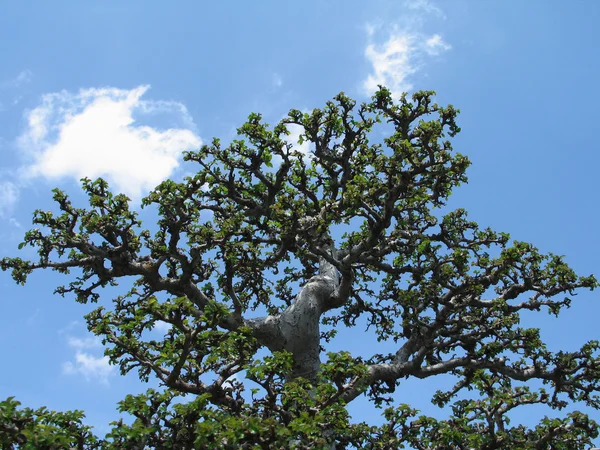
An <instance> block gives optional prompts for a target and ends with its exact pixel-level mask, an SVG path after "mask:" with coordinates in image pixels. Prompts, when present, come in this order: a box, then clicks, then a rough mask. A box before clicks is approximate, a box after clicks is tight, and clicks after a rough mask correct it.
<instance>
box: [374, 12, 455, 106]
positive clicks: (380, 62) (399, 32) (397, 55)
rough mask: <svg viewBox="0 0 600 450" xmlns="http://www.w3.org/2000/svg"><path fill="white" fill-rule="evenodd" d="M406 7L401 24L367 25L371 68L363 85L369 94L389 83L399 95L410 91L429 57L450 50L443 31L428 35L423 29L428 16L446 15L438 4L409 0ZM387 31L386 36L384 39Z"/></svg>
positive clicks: (392, 89) (387, 85) (394, 92)
mask: <svg viewBox="0 0 600 450" xmlns="http://www.w3.org/2000/svg"><path fill="white" fill-rule="evenodd" d="M404 7H405V8H406V15H405V16H404V17H403V18H402V21H401V22H400V24H395V25H393V26H391V27H386V26H385V25H384V23H383V22H378V23H368V24H366V25H365V31H366V34H367V38H368V41H369V43H368V45H367V47H366V49H365V57H366V58H367V60H368V61H369V63H370V64H371V68H372V70H371V73H370V74H369V75H368V76H367V78H366V79H365V80H364V82H363V85H362V87H363V91H364V93H365V94H366V95H371V94H373V92H375V91H376V90H377V87H378V86H379V85H382V86H386V87H387V88H388V89H390V90H391V91H392V93H393V95H394V96H396V97H398V96H400V94H402V92H407V91H410V90H411V89H412V88H413V76H414V75H415V74H416V73H417V72H418V71H419V70H421V69H422V68H423V66H424V65H425V62H426V60H427V58H431V57H435V56H438V55H439V54H441V53H442V52H445V51H448V50H450V49H451V46H450V45H449V44H448V43H446V42H445V41H444V39H443V38H442V36H441V35H440V34H437V33H435V34H433V35H426V34H424V33H422V32H421V31H420V29H421V27H422V24H423V21H424V19H425V18H426V17H427V16H428V15H436V16H439V17H442V18H443V17H444V16H443V12H442V11H441V10H440V9H439V8H438V7H437V6H435V5H433V4H432V3H430V2H429V1H427V0H407V1H405V2H404ZM385 31H387V33H386V34H385V38H384V39H381V35H382V34H384V32H385ZM378 38H379V39H378Z"/></svg>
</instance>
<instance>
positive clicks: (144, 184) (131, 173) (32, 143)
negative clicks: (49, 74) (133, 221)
mask: <svg viewBox="0 0 600 450" xmlns="http://www.w3.org/2000/svg"><path fill="white" fill-rule="evenodd" d="M148 89H149V86H138V87H136V88H134V89H131V90H125V89H116V88H91V89H82V90H80V91H79V92H77V93H71V92H67V91H62V92H56V93H50V94H45V95H44V96H43V97H42V100H41V104H40V105H39V106H37V107H36V108H34V109H33V110H31V111H28V112H27V114H26V120H27V128H26V130H25V132H24V133H23V134H22V135H21V137H20V138H19V143H20V146H21V148H22V149H23V151H24V152H25V153H27V154H28V156H29V157H30V158H31V160H32V162H31V164H29V165H28V166H27V167H25V168H24V169H25V170H24V173H25V175H26V177H28V178H32V177H44V178H48V179H56V178H62V177H68V178H74V179H76V180H79V179H80V178H82V177H89V178H92V179H94V178H97V177H103V178H105V179H107V181H109V183H110V184H111V185H112V187H113V188H114V189H115V190H116V191H119V192H123V193H125V194H127V195H129V196H130V197H132V198H133V199H136V200H137V199H139V198H140V197H141V196H143V195H144V194H145V193H146V192H148V191H149V190H151V189H152V188H154V187H155V186H156V185H157V184H158V183H160V182H161V181H163V180H164V179H166V178H168V177H169V176H170V175H171V174H172V173H173V171H174V170H175V169H176V168H177V167H178V166H179V163H180V160H181V154H182V152H183V151H186V150H192V149H195V148H197V147H199V146H200V145H201V140H200V138H199V137H198V136H197V134H196V133H195V132H194V131H193V130H194V128H195V127H194V124H193V120H192V119H191V118H190V116H189V114H188V112H187V109H186V108H185V106H184V105H182V104H181V103H177V102H171V101H153V100H142V96H143V95H144V94H145V93H146V92H147V91H148ZM158 114H162V115H164V116H166V117H167V118H168V122H169V124H170V125H171V124H172V123H173V122H177V124H178V125H179V127H178V128H174V127H170V128H167V129H158V128H156V127H152V126H148V125H143V124H140V123H138V122H137V121H136V119H140V118H142V119H152V118H155V117H156V116H157V115H158Z"/></svg>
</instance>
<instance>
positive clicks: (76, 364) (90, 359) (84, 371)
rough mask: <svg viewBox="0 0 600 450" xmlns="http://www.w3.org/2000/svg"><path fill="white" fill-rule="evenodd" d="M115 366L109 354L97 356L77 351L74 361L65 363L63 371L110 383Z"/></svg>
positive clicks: (106, 383)
mask: <svg viewBox="0 0 600 450" xmlns="http://www.w3.org/2000/svg"><path fill="white" fill-rule="evenodd" d="M114 370H115V368H114V366H111V365H110V364H109V362H108V356H102V357H96V356H93V355H91V354H89V353H86V352H82V351H77V352H76V353H75V360H74V361H67V362H65V363H64V364H63V373H64V374H66V375H81V376H83V377H84V378H85V379H86V380H87V381H99V382H100V383H102V384H104V385H108V379H109V377H110V376H111V375H112V374H113V372H114Z"/></svg>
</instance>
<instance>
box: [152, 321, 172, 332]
mask: <svg viewBox="0 0 600 450" xmlns="http://www.w3.org/2000/svg"><path fill="white" fill-rule="evenodd" d="M171 326H172V325H171V324H170V323H168V322H165V321H163V320H157V321H156V322H154V329H155V330H156V331H159V332H161V333H166V332H167V331H169V330H170V329H171Z"/></svg>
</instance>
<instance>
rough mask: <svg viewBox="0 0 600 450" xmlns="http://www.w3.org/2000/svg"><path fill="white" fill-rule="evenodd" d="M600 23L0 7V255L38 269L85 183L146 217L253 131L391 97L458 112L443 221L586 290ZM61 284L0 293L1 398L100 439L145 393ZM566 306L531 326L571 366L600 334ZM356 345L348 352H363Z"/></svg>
mask: <svg viewBox="0 0 600 450" xmlns="http://www.w3.org/2000/svg"><path fill="white" fill-rule="evenodd" d="M599 22H600V2H595V1H591V0H588V1H583V0H582V1H577V2H559V1H548V0H528V1H526V2H523V1H516V0H514V1H503V2H500V1H495V2H492V1H486V2H483V1H474V0H473V1H462V0H447V1H443V2H442V1H439V2H434V1H426V0H420V1H419V0H412V1H404V2H402V1H371V2H360V1H354V0H352V1H350V0H343V1H342V0H340V1H323V0H307V1H304V2H281V1H266V0H265V1H255V2H246V1H237V2H233V1H229V2H218V3H217V2H210V3H209V2H192V1H178V2H171V3H169V4H168V5H167V3H165V2H158V1H133V0H130V1H127V2H124V1H116V0H115V1H102V2H100V1H97V2H76V1H61V2H26V1H23V2H2V3H1V4H0V54H1V55H2V63H1V64H0V249H1V252H0V253H1V254H2V256H17V255H19V256H21V257H24V258H27V257H33V254H32V253H31V251H29V250H24V251H20V252H19V251H17V245H18V243H19V242H20V240H21V238H22V236H23V233H24V232H25V231H26V230H27V229H29V228H28V227H29V224H30V222H31V214H32V212H33V210H34V209H36V208H41V209H50V208H51V207H52V202H51V196H52V195H51V192H50V190H51V189H52V188H54V187H57V186H58V187H60V188H61V189H63V190H66V191H67V192H69V193H70V194H73V197H74V199H76V200H77V199H81V195H80V194H79V181H78V180H79V179H80V178H81V177H82V176H88V177H91V178H95V177H98V176H102V177H104V178H106V179H107V180H108V181H109V182H110V184H111V186H112V187H113V188H114V189H115V190H118V191H122V192H125V193H127V194H128V195H129V196H130V197H132V198H133V199H134V201H139V198H140V197H141V196H143V195H144V194H145V193H146V192H148V191H149V190H150V189H151V188H152V187H154V186H155V185H156V184H158V183H159V182H160V181H162V180H164V179H166V178H169V177H175V178H179V177H181V176H183V175H185V174H189V173H190V171H193V170H194V167H193V165H186V164H182V161H181V153H182V152H183V151H185V150H191V149H195V148H198V147H199V145H201V143H202V142H208V141H210V140H211V139H212V137H220V138H222V139H223V140H225V141H227V140H229V139H231V138H233V137H234V136H235V130H236V128H237V127H238V126H240V125H241V124H242V123H243V122H244V120H245V118H246V117H247V116H248V114H249V113H250V112H260V113H262V114H263V116H264V117H265V119H266V120H267V122H269V123H276V122H277V121H278V120H279V119H281V118H282V117H283V116H284V115H285V114H286V113H287V112H288V111H289V109H291V108H296V109H302V110H310V109H312V108H315V107H322V106H323V105H324V104H325V102H326V101H327V100H329V99H331V98H332V97H333V96H334V95H336V94H337V93H338V92H340V91H344V92H345V93H346V94H348V95H349V96H351V97H353V98H355V99H357V100H359V101H364V100H367V99H368V98H369V96H370V95H371V94H372V93H373V91H374V89H375V87H376V86H377V85H378V84H384V85H386V86H387V87H389V88H390V89H391V90H392V91H393V92H394V93H395V94H398V93H401V92H403V91H408V92H414V91H415V90H420V89H433V90H436V91H437V94H438V95H437V101H438V103H440V104H448V103H451V104H453V105H454V106H456V107H458V108H459V109H460V110H461V115H460V117H459V126H461V128H462V132H461V133H460V134H459V135H458V136H457V137H456V138H455V139H454V141H453V145H454V148H455V149H456V150H457V151H459V152H461V153H463V154H466V155H467V156H468V157H469V158H470V159H471V161H472V162H473V165H472V167H471V168H470V169H469V172H468V175H469V184H468V185H465V186H462V187H461V188H460V189H458V190H457V191H456V192H455V194H454V195H453V196H452V199H451V206H452V207H463V208H466V209H467V210H468V211H469V213H470V217H471V219H473V220H476V221H478V222H479V223H480V224H481V225H483V226H491V227H492V228H494V229H496V230H498V231H506V232H510V233H511V235H512V237H513V238H515V239H519V240H525V241H530V242H533V243H534V244H535V245H536V246H537V247H538V248H539V249H540V250H541V251H543V252H553V253H557V254H561V255H566V257H567V258H566V260H567V261H568V262H569V263H570V264H571V265H572V266H573V267H574V268H575V269H576V270H577V271H578V272H579V273H581V274H586V275H587V274H589V273H596V274H597V275H598V274H600V264H599V259H598V255H599V254H600V241H599V239H598V231H597V223H598V219H599V218H600V215H599V213H598V203H599V202H598V196H597V194H598V189H597V184H598V178H599V175H598V167H599V164H600V156H599V148H598V147H599V146H598V137H597V131H596V130H597V127H598V119H599V117H600V113H599V110H598V104H600V92H599V88H598V80H600V62H599V61H600V60H599V58H598V45H599V44H600V32H599V31H598V27H597V24H598V23H599ZM292 137H293V135H292ZM60 283H61V280H60V278H59V277H57V276H56V275H55V274H52V273H39V274H35V275H33V276H32V277H31V278H30V282H29V283H28V284H27V285H26V286H25V287H19V286H16V285H15V284H14V283H13V281H12V279H11V278H10V276H9V274H7V273H0V287H1V289H2V291H1V293H0V342H2V346H1V347H0V355H1V360H2V365H3V370H2V371H0V398H2V399H4V398H6V397H8V396H15V397H17V399H19V400H20V401H22V402H23V404H24V405H26V406H31V407H37V406H42V405H46V406H48V407H49V408H51V409H56V410H66V409H83V410H85V411H86V414H87V417H88V423H90V424H93V425H95V426H96V430H97V431H98V433H100V434H104V432H106V431H107V427H106V426H107V424H108V422H109V421H111V420H115V419H116V418H117V413H116V411H115V405H116V402H117V401H119V400H121V399H122V398H123V397H124V396H125V395H126V394H127V393H130V392H142V391H144V390H145V389H146V388H147V386H145V385H141V384H140V383H139V381H138V380H137V378H136V377H135V376H134V375H132V376H127V377H121V376H120V375H119V374H118V370H117V369H115V368H113V367H111V366H108V365H107V364H106V360H105V359H104V358H103V356H102V347H101V346H100V345H99V343H98V341H97V340H95V339H94V338H93V337H92V336H91V335H89V333H87V331H86V328H85V324H84V322H83V320H82V316H83V314H85V313H86V312H88V311H89V310H91V309H92V306H86V305H79V304H76V303H75V302H74V301H73V300H72V299H70V298H66V299H62V298H60V297H58V296H53V295H52V292H53V290H54V288H55V287H56V286H57V285H59V284H60ZM575 300H576V301H575V302H574V305H573V307H572V308H571V309H570V310H568V311H566V312H565V313H564V314H563V315H562V316H561V318H560V319H559V320H556V319H552V318H550V317H549V316H546V315H545V314H542V315H540V317H531V318H529V317H526V318H525V323H526V324H527V325H535V326H541V327H542V336H543V337H544V338H545V339H546V341H547V343H548V345H549V347H550V348H551V349H554V350H557V349H559V348H562V349H566V350H575V349H576V348H578V347H580V346H581V345H582V344H583V343H584V342H585V341H586V340H589V339H597V338H598V337H599V336H598V335H599V334H600V333H599V332H598V326H597V320H598V316H599V313H600V306H599V304H598V294H597V293H587V292H586V293H583V292H582V293H581V294H580V295H579V296H577V297H576V298H575ZM354 333H355V334H354V335H350V336H349V337H348V338H347V339H346V340H345V343H346V345H347V346H348V347H349V348H348V350H353V349H356V351H357V352H360V351H362V350H364V349H365V348H367V347H364V345H365V344H364V343H363V342H364V339H362V338H361V334H360V332H359V330H354ZM371 345H372V344H371ZM371 348H372V347H371ZM409 386H410V384H409ZM419 386H421V387H423V389H420V388H416V387H417V386H416V385H414V387H415V388H410V389H408V388H407V389H404V390H401V391H400V393H399V395H398V398H399V400H400V401H403V402H408V403H413V404H414V406H417V407H422V409H423V412H426V413H428V414H433V415H436V411H435V409H434V408H432V407H428V406H427V399H428V398H429V397H430V395H431V394H432V393H433V390H431V389H432V387H435V384H431V383H430V384H429V385H424V384H423V385H419ZM425 387H426V388H427V389H425ZM358 404H359V405H360V403H358ZM351 411H352V412H353V414H354V415H355V418H356V419H357V420H369V421H372V422H377V417H376V415H375V414H373V412H366V411H367V410H364V409H362V408H361V407H353V409H352V410H351ZM586 412H588V413H590V415H591V416H592V417H593V418H595V419H596V420H600V415H599V414H598V413H597V412H594V411H587V410H586ZM519 419H520V420H523V421H525V422H527V421H528V420H532V419H531V416H527V415H523V416H520V417H519Z"/></svg>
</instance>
